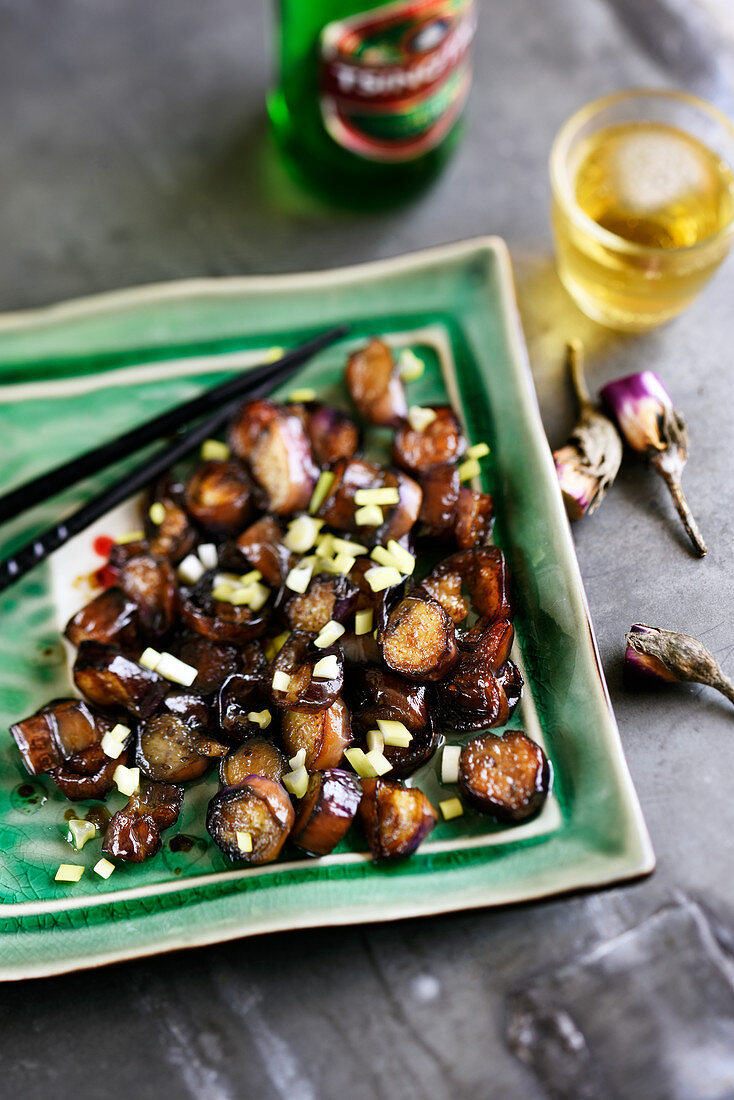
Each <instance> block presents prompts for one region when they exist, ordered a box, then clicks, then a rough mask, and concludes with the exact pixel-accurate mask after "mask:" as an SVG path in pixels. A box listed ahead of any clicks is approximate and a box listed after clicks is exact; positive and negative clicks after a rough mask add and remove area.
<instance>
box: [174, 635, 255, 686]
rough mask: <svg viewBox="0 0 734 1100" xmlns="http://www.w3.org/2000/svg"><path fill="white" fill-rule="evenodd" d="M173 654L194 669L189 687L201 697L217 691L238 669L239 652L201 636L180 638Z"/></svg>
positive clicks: (235, 648) (234, 647)
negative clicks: (194, 675) (193, 675)
mask: <svg viewBox="0 0 734 1100" xmlns="http://www.w3.org/2000/svg"><path fill="white" fill-rule="evenodd" d="M174 652H175V653H176V655H177V656H178V657H180V659H181V660H182V661H184V662H185V663H186V664H187V665H191V667H192V668H195V669H196V679H195V680H194V682H193V684H192V685H191V687H192V688H193V690H194V691H198V692H201V694H202V695H212V694H213V693H214V692H216V691H219V689H220V688H221V686H222V684H223V683H224V681H225V680H226V679H227V677H228V676H231V675H232V673H234V672H237V669H238V667H239V651H238V649H237V647H236V646H233V645H229V644H228V643H227V642H213V641H212V640H211V639H210V638H204V637H203V635H201V634H190V635H187V636H186V637H184V638H182V639H181V640H180V642H179V643H178V645H177V646H176V648H175V650H174Z"/></svg>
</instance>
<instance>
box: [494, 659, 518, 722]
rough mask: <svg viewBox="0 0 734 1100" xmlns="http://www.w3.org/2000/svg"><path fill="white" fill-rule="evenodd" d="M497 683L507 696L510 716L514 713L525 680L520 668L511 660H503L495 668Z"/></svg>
mask: <svg viewBox="0 0 734 1100" xmlns="http://www.w3.org/2000/svg"><path fill="white" fill-rule="evenodd" d="M497 683H498V684H499V685H500V687H501V688H502V690H503V691H504V693H505V696H506V698H507V705H508V706H509V708H510V717H512V715H513V714H514V713H515V708H516V707H517V704H518V703H519V702H520V699H521V697H522V689H523V687H524V684H525V681H524V680H523V678H522V675H521V673H520V669H519V668H518V667H517V665H516V664H515V663H514V662H513V661H505V663H504V664H503V665H500V667H499V669H498V670H497Z"/></svg>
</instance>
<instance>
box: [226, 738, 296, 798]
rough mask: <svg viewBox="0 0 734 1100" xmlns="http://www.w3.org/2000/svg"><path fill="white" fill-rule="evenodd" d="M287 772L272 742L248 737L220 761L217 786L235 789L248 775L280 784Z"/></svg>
mask: <svg viewBox="0 0 734 1100" xmlns="http://www.w3.org/2000/svg"><path fill="white" fill-rule="evenodd" d="M287 770H288V762H287V760H286V758H285V756H284V755H283V753H282V752H281V751H280V749H279V748H278V747H277V746H276V745H274V744H273V742H272V741H269V740H268V739H267V737H263V736H255V737H248V738H247V740H246V741H243V742H242V744H241V745H237V746H236V747H235V748H233V749H230V750H229V752H228V753H227V755H226V756H225V757H223V758H222V760H221V761H220V764H219V785H220V786H221V787H236V786H237V784H238V783H241V782H242V781H243V780H244V779H247V777H248V775H262V776H264V777H265V778H266V779H274V780H275V781H276V783H280V781H281V779H282V778H283V776H284V775H285V773H286V771H287Z"/></svg>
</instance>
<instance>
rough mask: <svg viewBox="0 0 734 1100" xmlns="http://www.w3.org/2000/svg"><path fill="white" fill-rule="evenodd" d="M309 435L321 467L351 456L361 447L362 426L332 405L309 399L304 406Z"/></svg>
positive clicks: (314, 453)
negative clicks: (360, 428) (360, 433)
mask: <svg viewBox="0 0 734 1100" xmlns="http://www.w3.org/2000/svg"><path fill="white" fill-rule="evenodd" d="M303 409H304V412H305V428H306V434H307V435H308V438H309V440H310V443H311V449H312V451H313V455H314V458H315V459H316V462H317V463H318V465H319V466H331V465H332V464H333V463H334V462H336V461H338V459H340V458H351V457H352V455H353V454H356V452H357V450H358V448H359V428H358V427H357V425H356V424H355V423H354V421H353V420H352V418H351V417H350V416H347V414H346V413H345V412H342V410H341V409H335V408H333V407H332V406H331V405H319V404H317V403H316V402H309V403H308V404H307V405H304V406H303Z"/></svg>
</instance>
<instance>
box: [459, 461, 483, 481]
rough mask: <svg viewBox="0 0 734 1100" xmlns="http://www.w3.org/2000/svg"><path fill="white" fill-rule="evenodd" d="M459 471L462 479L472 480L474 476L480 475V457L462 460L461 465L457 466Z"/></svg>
mask: <svg viewBox="0 0 734 1100" xmlns="http://www.w3.org/2000/svg"><path fill="white" fill-rule="evenodd" d="M457 471H458V474H459V479H460V480H461V481H471V480H472V478H474V477H479V475H480V474H481V472H482V468H481V466H480V465H479V460H478V459H476V458H467V460H466V462H462V463H461V465H460V466H457Z"/></svg>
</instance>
